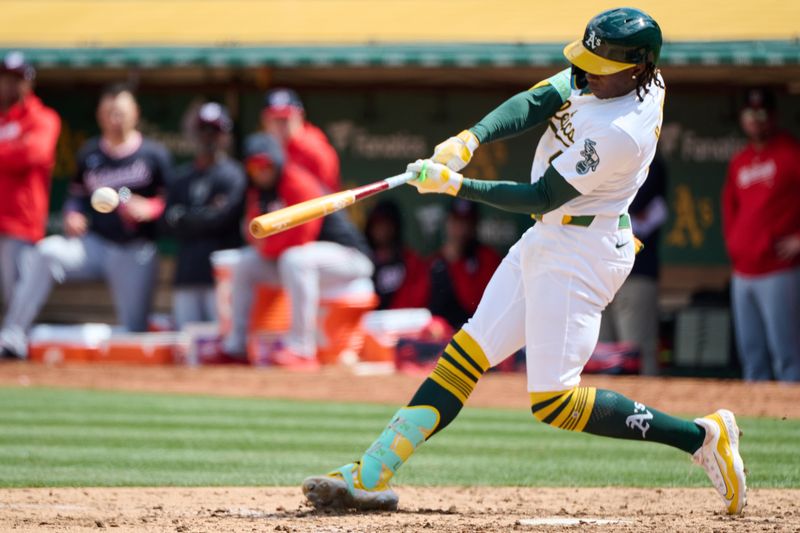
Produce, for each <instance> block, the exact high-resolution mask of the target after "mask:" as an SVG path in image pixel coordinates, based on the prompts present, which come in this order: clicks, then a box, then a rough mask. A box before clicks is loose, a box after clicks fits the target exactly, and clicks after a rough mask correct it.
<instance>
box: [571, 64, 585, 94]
mask: <svg viewBox="0 0 800 533" xmlns="http://www.w3.org/2000/svg"><path fill="white" fill-rule="evenodd" d="M570 83H571V84H572V88H573V89H578V90H583V89H585V88H586V86H587V85H588V84H589V82H588V81H586V71H584V70H582V69H581V68H580V67H577V66H575V65H572V72H571V75H570Z"/></svg>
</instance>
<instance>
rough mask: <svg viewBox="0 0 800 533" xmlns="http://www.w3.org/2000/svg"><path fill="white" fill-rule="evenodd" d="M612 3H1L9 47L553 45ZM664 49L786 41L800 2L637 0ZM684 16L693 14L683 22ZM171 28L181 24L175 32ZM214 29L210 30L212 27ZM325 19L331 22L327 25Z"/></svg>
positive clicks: (799, 16) (792, 34)
mask: <svg viewBox="0 0 800 533" xmlns="http://www.w3.org/2000/svg"><path fill="white" fill-rule="evenodd" d="M619 3H620V2H619V1H618V0H600V1H599V2H598V1H597V0H573V1H572V2H571V3H570V7H569V9H566V10H565V9H564V6H563V5H562V4H561V3H559V2H531V1H530V0H502V1H501V2H499V3H497V4H496V5H493V6H492V8H487V4H486V2H485V1H484V0H460V1H459V3H458V24H419V13H425V19H426V20H437V21H439V20H452V18H453V5H454V4H453V3H452V2H430V1H428V0H381V1H380V2H370V3H369V4H368V8H365V6H367V4H366V3H364V2H363V0H270V1H260V2H255V1H253V0H226V1H224V2H221V1H219V0H192V1H187V0H160V1H158V2H153V1H152V0H36V1H33V0H3V3H2V5H3V32H2V35H0V41H2V43H4V44H6V45H9V44H13V45H17V46H20V45H23V46H24V45H27V46H76V45H81V44H85V43H92V44H93V45H95V46H120V45H132V44H138V45H152V44H201V43H206V44H211V45H213V44H217V43H232V44H269V43H272V44H304V45H305V44H317V43H337V44H353V43H367V42H399V43H404V42H405V43H416V42H456V43H457V42H475V43H483V42H505V43H518V42H525V43H527V42H551V43H559V44H564V43H566V42H568V41H571V40H574V39H578V38H580V37H581V36H582V35H583V30H584V28H585V27H586V23H587V22H588V21H589V19H590V18H591V17H592V16H594V15H595V14H597V13H599V12H600V11H602V10H604V9H608V8H611V7H618V6H619ZM636 7H638V8H640V9H643V10H644V11H646V12H648V13H650V14H651V15H652V16H653V17H654V18H655V19H656V20H657V21H658V23H659V24H660V25H661V28H663V31H664V37H665V40H666V41H681V40H690V41H708V40H712V41H713V40H750V39H794V38H796V37H797V21H798V20H800V2H796V1H790V0H761V1H759V2H752V1H748V0H728V1H727V2H726V3H725V5H724V9H720V8H719V6H718V3H717V2H705V3H702V2H696V1H695V0H672V1H670V2H664V1H663V0H639V1H638V2H636ZM687 13H691V16H687ZM176 21H180V23H179V24H176ZM210 21H213V23H210ZM331 21H336V23H335V24H331Z"/></svg>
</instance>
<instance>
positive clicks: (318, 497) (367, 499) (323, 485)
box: [303, 462, 399, 511]
mask: <svg viewBox="0 0 800 533" xmlns="http://www.w3.org/2000/svg"><path fill="white" fill-rule="evenodd" d="M359 467H360V464H359V463H358V462H355V463H350V464H348V465H345V466H343V467H341V468H338V469H336V470H334V471H333V472H331V473H329V474H325V475H324V476H312V477H309V478H306V479H305V481H303V494H304V495H305V497H306V499H308V501H309V502H311V504H312V505H313V506H314V507H316V508H317V509H357V510H359V511H394V510H396V509H397V502H398V500H399V498H398V497H397V494H396V493H395V492H394V491H393V490H392V489H391V488H390V487H389V485H388V484H385V485H383V486H381V487H376V488H374V489H366V488H363V487H362V486H361V481H360V476H359V471H358V470H359Z"/></svg>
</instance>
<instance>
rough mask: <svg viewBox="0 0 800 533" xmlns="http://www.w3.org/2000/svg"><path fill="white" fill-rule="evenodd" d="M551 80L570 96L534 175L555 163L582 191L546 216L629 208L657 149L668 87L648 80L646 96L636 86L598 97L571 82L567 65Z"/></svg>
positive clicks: (545, 139) (544, 141) (543, 144)
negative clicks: (639, 94)
mask: <svg viewBox="0 0 800 533" xmlns="http://www.w3.org/2000/svg"><path fill="white" fill-rule="evenodd" d="M547 81H548V82H549V83H550V84H551V85H553V87H555V88H556V89H557V90H558V91H559V92H560V93H561V95H562V98H563V97H566V101H565V102H564V105H563V106H562V107H561V109H560V110H559V111H558V112H557V113H556V114H555V115H554V116H553V117H552V118H551V119H550V121H549V122H548V125H547V126H548V127H547V131H546V132H545V133H544V135H542V138H541V139H540V140H539V145H538V147H537V148H536V155H535V156H534V160H533V167H532V168H531V181H532V182H536V181H537V180H539V179H540V178H541V177H542V176H543V175H544V172H545V170H547V167H548V166H549V165H550V164H552V165H553V167H554V168H555V169H556V170H557V171H558V173H559V174H561V175H562V176H563V177H564V178H565V179H566V180H567V181H568V182H569V183H570V184H571V185H572V186H573V187H575V189H577V190H578V192H580V193H581V196H579V197H577V198H575V199H573V200H571V201H569V202H567V203H566V204H564V205H563V206H561V207H560V208H559V209H556V210H555V211H552V212H551V213H549V214H547V215H545V217H544V222H545V223H548V222H550V221H552V222H556V221H559V220H561V217H562V215H609V216H616V215H621V214H623V213H626V212H627V210H628V206H629V205H630V204H631V202H632V201H633V198H634V196H636V192H637V191H638V190H639V187H640V186H641V185H642V183H644V180H645V178H646V177H647V170H648V168H649V166H650V163H651V161H652V160H653V156H654V155H655V152H656V144H657V142H658V135H659V133H660V131H661V121H662V116H663V113H662V109H663V106H664V89H662V88H660V87H658V86H657V85H656V84H655V83H652V84H650V87H649V89H650V90H649V92H648V93H647V94H646V95H644V100H643V101H639V98H638V97H637V96H636V92H635V91H634V92H631V93H628V94H626V95H625V96H620V97H617V98H608V99H599V98H596V97H595V96H593V95H591V94H588V93H585V92H584V91H582V90H579V89H573V88H572V87H570V71H569V69H567V70H564V71H562V72H560V73H558V74H556V75H555V76H553V77H552V78H550V79H549V80H547ZM662 85H663V83H662Z"/></svg>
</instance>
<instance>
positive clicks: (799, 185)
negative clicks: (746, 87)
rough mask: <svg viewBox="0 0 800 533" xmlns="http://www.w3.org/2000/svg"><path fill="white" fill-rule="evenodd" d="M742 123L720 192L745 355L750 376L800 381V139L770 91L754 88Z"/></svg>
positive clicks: (741, 349) (738, 330)
mask: <svg viewBox="0 0 800 533" xmlns="http://www.w3.org/2000/svg"><path fill="white" fill-rule="evenodd" d="M740 123H741V126H742V130H743V131H744V133H745V135H747V138H748V140H749V141H750V142H749V143H748V145H747V146H746V147H745V148H744V149H743V150H742V151H741V152H739V153H737V154H736V155H734V157H733V159H732V160H731V163H730V166H729V168H728V177H727V180H726V182H725V188H724V190H723V198H722V215H723V232H724V234H725V244H726V246H727V248H728V254H729V255H730V257H731V261H732V263H733V283H732V299H733V318H734V325H735V326H736V341H737V346H738V349H739V358H740V359H741V362H742V369H743V373H744V378H745V379H749V380H767V379H777V380H781V381H800V326H799V325H800V209H798V207H797V205H798V201H800V144H798V142H797V140H795V139H794V138H792V137H791V136H790V135H789V134H788V133H785V132H783V131H780V130H779V129H778V125H777V114H776V108H775V97H774V95H773V94H772V93H771V92H768V91H765V90H762V89H752V90H750V91H748V93H747V97H746V101H745V105H744V107H743V109H742V111H741V114H740Z"/></svg>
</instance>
